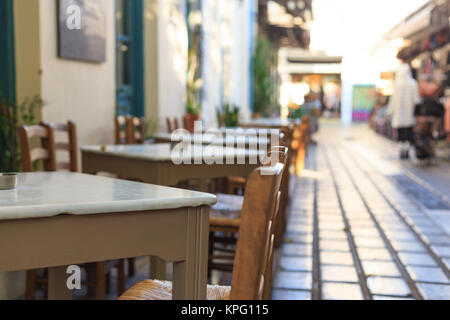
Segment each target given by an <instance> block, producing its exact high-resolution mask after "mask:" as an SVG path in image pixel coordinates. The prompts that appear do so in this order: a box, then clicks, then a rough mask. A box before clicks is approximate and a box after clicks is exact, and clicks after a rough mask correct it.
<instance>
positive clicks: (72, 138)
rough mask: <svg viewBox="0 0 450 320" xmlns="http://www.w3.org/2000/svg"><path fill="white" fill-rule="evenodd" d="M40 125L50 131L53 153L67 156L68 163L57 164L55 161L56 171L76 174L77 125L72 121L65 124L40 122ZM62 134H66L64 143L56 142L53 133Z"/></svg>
mask: <svg viewBox="0 0 450 320" xmlns="http://www.w3.org/2000/svg"><path fill="white" fill-rule="evenodd" d="M41 125H42V126H44V127H46V128H49V130H51V131H52V135H53V139H54V140H53V141H54V144H55V145H54V149H55V153H56V152H58V151H64V152H67V153H68V154H69V161H67V162H58V160H57V157H56V156H55V159H56V163H55V165H56V171H59V170H68V171H71V172H78V142H77V125H76V123H75V122H74V121H67V123H46V122H41ZM56 132H63V133H65V134H67V141H66V142H56V141H55V140H56V138H55V136H56V135H55V133H56Z"/></svg>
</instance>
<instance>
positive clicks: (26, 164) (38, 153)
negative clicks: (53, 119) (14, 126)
mask: <svg viewBox="0 0 450 320" xmlns="http://www.w3.org/2000/svg"><path fill="white" fill-rule="evenodd" d="M32 139H33V140H39V141H38V145H39V146H38V147H36V148H34V149H32V148H31V144H32V142H31V140H32ZM19 143H20V151H21V158H22V171H23V172H33V171H34V168H33V164H34V162H35V161H37V160H42V161H43V168H44V170H45V171H56V153H55V139H54V134H53V130H51V128H50V127H48V126H42V125H36V126H21V127H20V128H19Z"/></svg>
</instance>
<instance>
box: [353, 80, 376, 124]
mask: <svg viewBox="0 0 450 320" xmlns="http://www.w3.org/2000/svg"><path fill="white" fill-rule="evenodd" d="M376 103H377V88H376V86H374V85H355V86H353V121H367V120H369V118H370V114H371V113H372V110H373V109H374V108H375V105H376Z"/></svg>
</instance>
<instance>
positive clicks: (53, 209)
mask: <svg viewBox="0 0 450 320" xmlns="http://www.w3.org/2000/svg"><path fill="white" fill-rule="evenodd" d="M215 203H216V197H215V196H214V195H211V194H206V193H200V192H194V191H189V190H182V189H174V188H168V187H162V186H155V185H150V184H143V183H137V182H130V181H124V180H117V179H111V178H105V177H99V176H93V175H85V174H80V173H70V172H55V173H23V174H19V177H18V186H17V189H16V190H0V220H12V219H29V218H42V217H52V216H56V215H60V214H72V215H88V214H100V213H118V212H132V211H146V210H163V209H178V208H183V207H198V206H203V205H207V206H210V205H213V204H215Z"/></svg>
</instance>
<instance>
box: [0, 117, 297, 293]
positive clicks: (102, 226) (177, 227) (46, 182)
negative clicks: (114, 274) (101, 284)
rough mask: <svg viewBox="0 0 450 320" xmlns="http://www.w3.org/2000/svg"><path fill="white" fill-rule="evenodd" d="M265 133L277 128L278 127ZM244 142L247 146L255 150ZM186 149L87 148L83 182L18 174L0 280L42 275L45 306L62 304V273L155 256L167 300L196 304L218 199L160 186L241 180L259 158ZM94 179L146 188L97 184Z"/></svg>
mask: <svg viewBox="0 0 450 320" xmlns="http://www.w3.org/2000/svg"><path fill="white" fill-rule="evenodd" d="M268 123H270V122H268ZM286 125H287V126H290V125H291V124H290V123H288V124H286ZM244 126H245V127H255V128H265V127H266V125H265V124H260V125H258V124H257V123H255V122H253V123H249V124H244ZM267 127H270V128H278V129H282V130H284V129H285V128H284V124H283V126H281V123H272V125H270V126H267ZM250 139H257V140H258V137H256V138H254V137H252V138H250ZM250 139H247V144H251V145H253V144H254V142H255V141H250ZM205 140H208V139H205ZM194 141H195V139H194ZM211 142H212V141H206V143H205V144H211ZM256 142H257V143H258V145H259V144H268V142H269V141H267V140H263V139H260V140H258V141H256ZM185 147H186V146H184V147H183V148H182V149H179V150H177V148H176V146H174V144H173V143H159V144H152V145H140V146H134V145H133V146H89V147H84V148H82V149H81V152H82V167H83V173H84V174H77V173H32V174H20V175H19V181H18V187H17V189H15V190H6V191H5V190H3V191H0V272H6V271H17V270H28V269H37V268H44V267H48V268H49V289H48V297H49V299H70V298H71V292H70V291H69V290H68V289H67V286H66V279H67V276H68V275H67V273H66V271H67V266H69V265H73V264H77V265H78V264H83V263H90V262H96V261H106V260H115V259H124V258H131V257H139V256H157V257H159V258H161V259H162V260H164V261H165V262H167V263H174V273H173V279H174V289H173V298H174V299H204V298H205V297H206V282H207V279H206V275H207V261H208V229H209V207H210V206H211V205H213V204H214V203H215V202H216V198H215V196H213V195H210V194H207V193H199V192H194V191H187V190H181V189H174V188H169V187H168V186H175V185H177V184H178V183H179V182H181V181H185V180H189V179H210V178H220V177H227V176H243V177H247V176H248V175H249V174H250V173H251V172H252V171H253V170H254V169H255V168H256V167H258V166H259V165H260V163H261V162H260V161H259V159H261V157H262V156H264V151H260V150H258V149H252V148H245V149H236V148H223V147H222V146H220V145H216V146H214V145H209V146H207V145H203V146H202V145H200V146H199V145H192V146H191V145H189V147H188V148H185ZM255 159H256V160H255ZM221 160H222V161H221ZM222 162H223V164H222ZM99 172H109V173H114V174H117V175H119V176H121V177H127V178H136V179H139V180H140V181H142V182H145V183H136V182H130V181H123V180H117V179H111V178H106V177H100V176H95V174H97V173H99Z"/></svg>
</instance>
